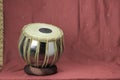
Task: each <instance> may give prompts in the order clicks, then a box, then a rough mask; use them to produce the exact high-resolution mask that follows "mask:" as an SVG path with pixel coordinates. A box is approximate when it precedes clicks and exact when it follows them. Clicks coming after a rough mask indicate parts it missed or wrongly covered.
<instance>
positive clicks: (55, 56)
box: [51, 40, 58, 66]
mask: <svg viewBox="0 0 120 80" xmlns="http://www.w3.org/2000/svg"><path fill="white" fill-rule="evenodd" d="M54 48H55V53H54V57H53V61H52V63H51V66H52V65H54V64H55V62H56V59H57V56H58V51H57V44H56V40H55V41H54Z"/></svg>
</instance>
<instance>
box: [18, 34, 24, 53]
mask: <svg viewBox="0 0 120 80" xmlns="http://www.w3.org/2000/svg"><path fill="white" fill-rule="evenodd" d="M23 39H24V36H23V34H21V35H20V38H19V43H18V48H19V52H20V45H21V43H22V41H23Z"/></svg>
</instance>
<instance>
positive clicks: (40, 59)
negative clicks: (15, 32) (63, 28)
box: [19, 32, 64, 67]
mask: <svg viewBox="0 0 120 80" xmlns="http://www.w3.org/2000/svg"><path fill="white" fill-rule="evenodd" d="M50 43H52V45H51V46H53V49H54V51H53V52H54V53H51V54H50V52H49V49H50V47H51V46H50V45H49V44H50ZM63 46H64V45H63V36H61V37H60V38H58V39H53V40H44V41H43V40H40V39H39V40H37V39H34V38H31V37H29V36H26V34H24V32H22V34H21V37H20V40H19V51H20V55H21V57H22V58H23V59H24V61H25V62H26V63H27V64H29V65H31V66H35V67H46V66H48V65H51V66H52V65H54V64H55V63H56V62H57V61H58V60H59V58H60V56H61V53H62V52H63V48H64V47H63ZM42 47H43V48H42Z"/></svg>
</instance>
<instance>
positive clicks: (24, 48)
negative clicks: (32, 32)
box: [23, 38, 28, 62]
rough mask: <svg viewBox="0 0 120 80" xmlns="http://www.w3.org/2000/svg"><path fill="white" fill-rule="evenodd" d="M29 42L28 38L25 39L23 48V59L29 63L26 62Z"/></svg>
mask: <svg viewBox="0 0 120 80" xmlns="http://www.w3.org/2000/svg"><path fill="white" fill-rule="evenodd" d="M27 41H28V38H25V41H24V46H23V58H24V60H25V61H26V62H27V60H26V54H27V51H26V48H27Z"/></svg>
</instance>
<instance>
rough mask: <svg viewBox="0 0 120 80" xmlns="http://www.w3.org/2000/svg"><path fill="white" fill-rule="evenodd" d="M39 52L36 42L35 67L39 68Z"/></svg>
mask: <svg viewBox="0 0 120 80" xmlns="http://www.w3.org/2000/svg"><path fill="white" fill-rule="evenodd" d="M39 52H40V42H39V41H38V45H37V48H36V53H35V61H36V63H37V67H39Z"/></svg>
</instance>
